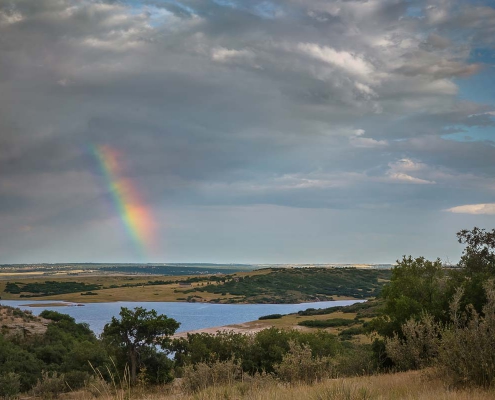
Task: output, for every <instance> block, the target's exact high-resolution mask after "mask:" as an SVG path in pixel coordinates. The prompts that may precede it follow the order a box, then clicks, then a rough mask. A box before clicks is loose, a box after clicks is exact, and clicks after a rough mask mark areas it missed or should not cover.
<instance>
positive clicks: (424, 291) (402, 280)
mask: <svg viewBox="0 0 495 400" xmlns="http://www.w3.org/2000/svg"><path fill="white" fill-rule="evenodd" d="M446 279H447V276H446V272H445V270H444V268H443V264H442V262H441V261H440V259H437V260H435V261H429V260H426V259H425V258H424V257H418V258H412V257H411V256H409V257H406V256H404V257H403V258H402V260H400V261H397V266H396V267H395V268H394V269H393V270H392V278H391V280H390V283H389V284H388V285H386V286H385V287H384V288H383V290H382V293H381V295H382V297H383V298H384V300H385V307H384V313H385V316H384V317H382V318H380V319H378V320H375V321H374V322H373V323H372V324H371V327H373V328H375V329H377V330H378V331H379V332H380V333H381V334H383V335H386V336H392V335H393V334H394V332H398V333H400V329H401V326H402V325H403V324H404V323H405V322H406V321H407V320H408V319H410V318H411V317H419V316H420V315H421V313H422V312H428V313H429V314H431V315H433V316H434V317H435V318H436V319H437V320H445V318H447V311H448V300H449V296H448V293H447V291H446V290H445V289H446Z"/></svg>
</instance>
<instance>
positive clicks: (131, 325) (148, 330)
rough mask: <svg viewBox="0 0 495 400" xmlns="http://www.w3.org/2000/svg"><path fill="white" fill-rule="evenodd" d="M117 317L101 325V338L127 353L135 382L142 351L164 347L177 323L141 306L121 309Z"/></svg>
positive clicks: (132, 379) (133, 381)
mask: <svg viewBox="0 0 495 400" xmlns="http://www.w3.org/2000/svg"><path fill="white" fill-rule="evenodd" d="M119 315H120V320H119V319H117V318H115V317H112V321H111V322H110V323H108V324H106V325H105V327H104V328H103V334H102V337H103V339H104V340H107V341H108V342H110V343H113V344H115V345H117V346H118V347H119V348H120V349H121V350H123V351H124V352H125V354H126V358H127V361H128V362H129V365H130V373H131V383H135V382H136V376H137V368H138V363H139V358H140V354H141V351H144V350H149V349H155V348H156V346H157V345H158V346H160V347H162V348H163V347H164V346H165V345H166V342H167V339H168V336H170V335H173V334H174V332H175V331H176V330H177V329H178V328H179V325H180V324H179V323H178V322H177V321H176V320H174V319H173V318H167V316H166V315H157V313H156V311H155V310H151V311H147V310H145V309H144V308H143V307H136V308H135V309H134V310H129V309H128V308H126V307H122V308H121V309H120V313H119Z"/></svg>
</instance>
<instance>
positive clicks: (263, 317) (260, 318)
mask: <svg viewBox="0 0 495 400" xmlns="http://www.w3.org/2000/svg"><path fill="white" fill-rule="evenodd" d="M279 318H282V314H268V315H263V316H261V317H259V318H258V319H259V320H263V319H279Z"/></svg>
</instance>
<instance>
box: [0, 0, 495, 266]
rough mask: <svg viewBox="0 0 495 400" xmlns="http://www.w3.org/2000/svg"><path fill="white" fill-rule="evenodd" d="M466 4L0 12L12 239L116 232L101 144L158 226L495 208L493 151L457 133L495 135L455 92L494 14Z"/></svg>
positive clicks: (5, 214) (160, 5)
mask: <svg viewBox="0 0 495 400" xmlns="http://www.w3.org/2000/svg"><path fill="white" fill-rule="evenodd" d="M453 3H455V2H445V1H441V0H438V1H435V0H431V1H418V2H415V3H414V7H415V9H417V10H421V11H420V12H419V14H418V15H416V14H417V13H416V14H415V13H414V12H412V11H411V7H412V6H411V3H410V2H407V1H402V0H370V1H339V0H335V1H319V0H311V1H308V0H304V1H303V0H292V1H269V2H267V1H249V2H247V1H231V2H223V1H199V0H198V1H196V0H185V1H158V0H154V1H143V2H136V1H128V2H120V1H119V2H117V1H113V2H111V1H108V2H99V1H70V0H37V1H31V0H20V1H2V0H0V132H1V135H0V174H1V175H0V199H1V200H0V202H1V206H0V221H3V223H2V227H5V228H2V229H4V231H3V235H2V237H8V236H10V241H9V244H8V247H9V248H10V249H11V253H15V250H16V246H21V245H20V244H19V245H18V244H16V243H17V240H16V236H15V235H8V234H5V232H7V231H8V232H19V235H23V237H24V236H26V235H30V237H31V239H30V240H31V241H32V243H37V240H38V239H35V238H36V237H38V238H39V235H40V234H39V233H36V229H35V227H42V228H43V229H47V230H50V229H53V227H55V226H60V224H66V225H67V226H71V227H73V229H75V230H78V229H82V230H84V232H86V233H85V235H86V236H85V237H89V236H90V233H88V232H90V231H91V229H96V230H95V232H97V233H95V235H96V236H98V235H104V234H103V233H101V232H102V231H101V230H102V229H103V228H102V227H101V226H100V225H98V226H97V227H96V228H95V227H94V226H93V225H92V224H98V223H99V221H102V220H105V215H106V214H107V215H109V214H111V213H112V211H111V207H110V208H109V206H108V205H105V202H104V200H102V199H105V198H106V197H108V188H106V187H105V186H104V183H103V180H102V173H101V171H99V170H98V165H97V160H96V159H95V157H94V155H92V154H91V149H92V147H94V146H98V145H107V146H111V147H113V148H115V149H117V150H118V151H119V152H120V154H121V155H122V159H121V161H122V165H121V168H122V174H124V175H125V176H126V177H128V178H130V179H132V180H133V181H134V182H135V183H136V185H137V186H138V187H139V190H140V191H141V192H142V195H143V198H145V199H146V202H147V203H148V204H150V205H151V206H152V207H153V208H154V209H155V210H156V214H157V215H159V214H160V210H162V209H163V210H166V209H167V207H180V206H183V205H195V206H200V205H208V206H222V207H223V206H233V205H234V206H235V205H246V204H247V205H250V204H273V205H276V206H289V207H297V208H317V209H322V208H331V209H363V210H367V209H376V208H383V207H386V208H397V209H403V208H408V207H409V208H416V209H428V210H442V209H445V208H448V207H452V206H455V205H457V203H458V204H464V203H466V204H467V203H469V202H471V203H476V202H485V200H483V199H484V198H486V197H489V196H490V195H493V190H494V187H493V184H492V180H493V178H494V177H495V171H494V167H493V162H492V160H493V156H494V154H493V153H494V147H493V146H492V145H491V144H488V143H486V142H474V143H467V142H453V141H450V140H447V139H445V135H446V134H447V133H452V132H454V131H455V132H459V131H463V130H466V131H467V130H469V129H470V128H472V127H483V128H485V129H493V125H494V115H493V110H494V105H493V104H478V103H476V101H475V100H472V101H466V100H461V99H460V98H459V89H458V86H457V80H458V79H469V77H470V76H472V75H475V74H477V73H479V71H481V70H483V69H486V68H487V66H486V65H482V64H479V63H478V64H473V63H471V62H470V54H471V52H472V51H473V50H474V49H476V48H477V47H483V46H484V47H490V46H493V35H492V33H493V26H494V25H493V24H491V22H492V19H493V17H494V10H493V8H492V7H490V6H488V5H485V6H481V5H473V6H470V5H466V4H464V2H461V1H460V2H458V3H456V4H453ZM459 29H461V30H460V31H459ZM490 35H491V36H490ZM460 188H468V189H467V190H464V189H463V190H460ZM454 198H455V200H453V199H454ZM109 210H110V211H109ZM157 218H158V217H157ZM108 219H111V218H110V217H108ZM64 221H65V222H64ZM109 223H110V222H109ZM98 232H99V233H98ZM48 236H50V235H48ZM33 238H34V239H33ZM19 240H20V239H19ZM20 242H22V241H21V240H20ZM30 243H31V242H30ZM40 243H41V242H40ZM0 250H1V249H0ZM9 254H10V253H9ZM10 257H12V259H15V257H14V256H10Z"/></svg>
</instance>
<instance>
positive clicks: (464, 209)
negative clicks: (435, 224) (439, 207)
mask: <svg viewBox="0 0 495 400" xmlns="http://www.w3.org/2000/svg"><path fill="white" fill-rule="evenodd" d="M445 211H448V212H451V213H455V214H473V215H495V203H482V204H466V205H464V206H457V207H452V208H448V209H446V210H445Z"/></svg>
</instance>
